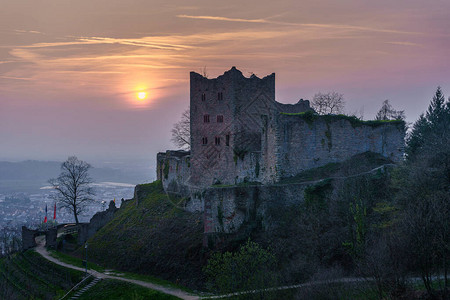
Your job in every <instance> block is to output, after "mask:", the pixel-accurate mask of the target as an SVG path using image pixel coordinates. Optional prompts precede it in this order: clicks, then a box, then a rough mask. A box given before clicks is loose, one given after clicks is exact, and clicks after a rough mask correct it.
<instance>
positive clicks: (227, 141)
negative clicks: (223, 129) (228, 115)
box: [225, 134, 230, 146]
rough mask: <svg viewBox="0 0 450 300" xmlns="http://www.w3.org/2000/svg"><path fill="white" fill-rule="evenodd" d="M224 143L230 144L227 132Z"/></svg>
mask: <svg viewBox="0 0 450 300" xmlns="http://www.w3.org/2000/svg"><path fill="white" fill-rule="evenodd" d="M225 145H227V146H230V135H229V134H227V135H226V136H225Z"/></svg>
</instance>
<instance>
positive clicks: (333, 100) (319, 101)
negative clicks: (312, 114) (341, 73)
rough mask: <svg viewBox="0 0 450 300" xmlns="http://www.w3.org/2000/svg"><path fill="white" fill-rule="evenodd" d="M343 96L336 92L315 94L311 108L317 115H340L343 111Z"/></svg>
mask: <svg viewBox="0 0 450 300" xmlns="http://www.w3.org/2000/svg"><path fill="white" fill-rule="evenodd" d="M344 104H345V102H344V95H343V94H339V93H336V92H328V93H317V94H315V95H314V98H313V100H312V103H311V106H312V108H313V109H314V110H315V111H316V112H317V113H318V114H319V115H330V114H341V113H343V110H344Z"/></svg>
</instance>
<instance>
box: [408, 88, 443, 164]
mask: <svg viewBox="0 0 450 300" xmlns="http://www.w3.org/2000/svg"><path fill="white" fill-rule="evenodd" d="M449 128H450V101H445V97H444V94H443V93H442V90H441V88H440V87H438V88H437V90H436V93H435V94H434V96H433V99H432V100H431V103H430V105H429V106H428V109H427V111H426V113H425V114H422V115H420V117H419V119H418V120H417V121H416V122H415V123H414V125H413V127H412V130H411V132H410V133H409V135H408V137H407V140H406V155H407V158H408V160H409V161H411V160H413V159H415V158H416V157H417V155H418V153H419V152H423V151H426V150H427V149H428V148H429V147H430V146H431V147H433V148H435V149H436V147H437V146H438V145H439V144H445V143H447V142H448V141H447V139H448V135H449V134H448V131H449ZM439 148H441V147H439Z"/></svg>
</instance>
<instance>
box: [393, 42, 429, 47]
mask: <svg viewBox="0 0 450 300" xmlns="http://www.w3.org/2000/svg"><path fill="white" fill-rule="evenodd" d="M386 44H392V45H399V46H419V47H422V45H421V44H417V43H412V42H386Z"/></svg>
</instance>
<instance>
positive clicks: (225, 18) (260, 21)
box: [177, 15, 273, 23]
mask: <svg viewBox="0 0 450 300" xmlns="http://www.w3.org/2000/svg"><path fill="white" fill-rule="evenodd" d="M177 17H178V18H186V19H201V20H214V21H228V22H245V23H273V22H270V21H267V20H265V19H239V18H227V17H215V16H190V15H177Z"/></svg>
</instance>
